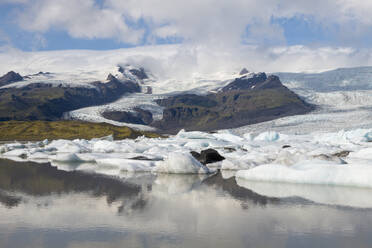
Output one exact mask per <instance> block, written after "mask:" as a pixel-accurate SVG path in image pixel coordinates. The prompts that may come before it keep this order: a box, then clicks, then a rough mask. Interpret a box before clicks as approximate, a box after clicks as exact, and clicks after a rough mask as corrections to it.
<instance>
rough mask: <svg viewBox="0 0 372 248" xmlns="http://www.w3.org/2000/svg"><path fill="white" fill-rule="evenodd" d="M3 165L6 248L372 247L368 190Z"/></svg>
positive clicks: (0, 207) (0, 208) (1, 212)
mask: <svg viewBox="0 0 372 248" xmlns="http://www.w3.org/2000/svg"><path fill="white" fill-rule="evenodd" d="M232 175H233V174H231V173H226V172H224V173H220V174H217V175H213V176H210V177H205V176H199V175H152V174H132V175H130V174H126V175H124V174H123V178H121V179H119V178H114V177H109V176H100V175H96V174H90V173H86V172H84V173H83V172H75V171H70V172H66V171H60V170H57V169H56V168H54V167H51V166H50V165H48V164H36V163H20V162H13V161H8V160H0V247H1V248H23V247H27V248H44V247H45V248H46V247H48V248H49V247H53V248H65V247H69V248H98V247H100V248H101V247H109V248H116V247H162V248H164V247H214V248H216V247H229V248H233V247H254V248H260V247H265V248H267V247H277V248H280V247H296V248H297V247H338V248H339V247H345V248H346V247H347V248H350V247H355V248H359V247H372V235H371V234H372V190H371V189H358V188H343V187H330V186H310V185H289V184H270V183H254V182H245V181H238V182H236V180H235V177H231V176H232Z"/></svg>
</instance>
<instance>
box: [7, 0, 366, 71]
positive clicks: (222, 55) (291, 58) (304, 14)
mask: <svg viewBox="0 0 372 248" xmlns="http://www.w3.org/2000/svg"><path fill="white" fill-rule="evenodd" d="M16 1H17V2H23V4H22V5H21V6H23V7H22V10H23V11H20V12H18V13H19V14H18V16H16V19H17V20H18V22H19V24H20V25H21V27H23V28H24V29H25V30H28V31H33V32H35V33H37V34H43V33H44V32H46V31H48V30H51V29H57V30H58V29H59V30H65V31H67V32H68V33H69V35H70V36H72V37H75V38H87V39H95V38H108V39H116V40H118V41H120V42H124V43H132V44H142V41H143V38H144V34H145V30H144V28H143V27H141V28H135V27H134V26H133V25H130V24H128V23H145V24H146V26H148V27H149V29H150V30H147V31H149V33H148V35H147V36H146V38H147V39H148V40H147V42H148V43H153V41H154V40H156V38H163V39H164V38H170V37H179V38H182V40H183V41H184V42H183V45H182V46H180V47H179V50H178V53H177V55H175V56H174V57H173V58H171V60H170V61H173V62H171V63H169V64H167V66H168V68H173V69H174V68H176V67H179V68H181V69H180V71H182V64H187V66H185V68H184V70H185V69H186V67H187V70H191V71H192V70H195V68H198V70H206V71H208V70H217V69H218V68H225V67H226V66H227V64H229V63H230V64H232V65H234V66H235V65H236V66H240V65H244V66H247V67H249V68H250V69H251V70H262V71H309V70H323V69H328V68H335V67H342V66H354V65H355V66H356V65H364V64H365V65H367V64H368V65H369V64H370V62H371V55H370V54H371V50H369V49H356V48H357V47H358V42H359V39H358V37H360V36H363V35H364V33H365V32H370V31H369V30H371V26H372V15H370V14H369V12H370V11H371V10H372V2H370V1H365V0H312V1H309V0H297V1H293V0H280V1H279V0H261V1H257V0H228V1H227V0H226V1H223V0H202V1H201V0H188V1H185V0H151V1H150V0H102V3H101V4H97V3H96V2H95V1H94V0H64V1H61V0H16ZM2 2H10V1H9V0H0V3H2ZM294 17H296V18H300V19H301V18H303V19H304V20H309V22H310V24H314V23H316V24H318V25H320V26H322V27H324V28H329V27H333V26H339V27H342V28H341V29H340V30H336V31H335V32H338V33H335V34H334V35H337V38H340V39H345V41H347V42H345V43H346V44H347V45H348V47H354V48H347V49H345V48H337V47H333V48H331V47H324V45H323V47H322V43H321V42H320V43H319V44H318V47H307V46H287V45H286V40H285V35H284V30H283V28H282V27H281V26H280V25H278V24H277V23H275V21H274V22H273V20H275V19H277V18H284V19H290V18H294ZM247 27H249V28H248V29H247ZM346 31H347V32H346ZM332 35H333V33H332ZM40 37H41V38H42V36H40ZM242 40H244V41H245V42H246V43H248V44H250V45H251V46H249V47H247V46H246V47H244V46H243V47H242ZM40 41H41V44H43V39H40ZM340 44H341V45H343V43H342V42H341V43H340ZM165 67H166V66H165ZM190 68H192V69H190ZM211 68H212V69H211ZM173 69H172V70H173ZM174 70H176V69H174Z"/></svg>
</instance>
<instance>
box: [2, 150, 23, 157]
mask: <svg viewBox="0 0 372 248" xmlns="http://www.w3.org/2000/svg"><path fill="white" fill-rule="evenodd" d="M3 155H4V156H9V157H26V156H27V150H26V149H15V150H11V151H8V152H5V153H4V154H3Z"/></svg>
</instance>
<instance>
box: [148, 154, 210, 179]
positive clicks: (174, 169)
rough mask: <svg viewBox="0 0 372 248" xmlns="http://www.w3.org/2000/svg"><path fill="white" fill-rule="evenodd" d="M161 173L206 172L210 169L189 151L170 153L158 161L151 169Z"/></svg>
mask: <svg viewBox="0 0 372 248" xmlns="http://www.w3.org/2000/svg"><path fill="white" fill-rule="evenodd" d="M153 171H154V172H161V173H180V174H208V173H211V170H210V169H209V168H208V167H206V166H205V165H202V164H201V163H200V162H199V161H198V160H196V159H195V158H194V157H193V156H191V154H189V153H179V152H175V153H170V154H169V155H168V157H167V158H166V160H165V161H162V162H158V163H157V165H156V167H155V168H154V170H153Z"/></svg>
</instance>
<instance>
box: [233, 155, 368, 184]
mask: <svg viewBox="0 0 372 248" xmlns="http://www.w3.org/2000/svg"><path fill="white" fill-rule="evenodd" d="M236 177H237V178H241V179H245V180H250V181H266V182H285V183H303V184H323V185H340V186H356V187H368V188H372V180H371V178H372V165H357V164H353V165H350V164H337V163H335V162H333V161H321V160H316V161H308V162H301V163H298V164H296V165H293V166H284V165H280V164H265V165H260V166H257V167H254V168H252V169H249V170H241V171H238V172H237V173H236Z"/></svg>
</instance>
